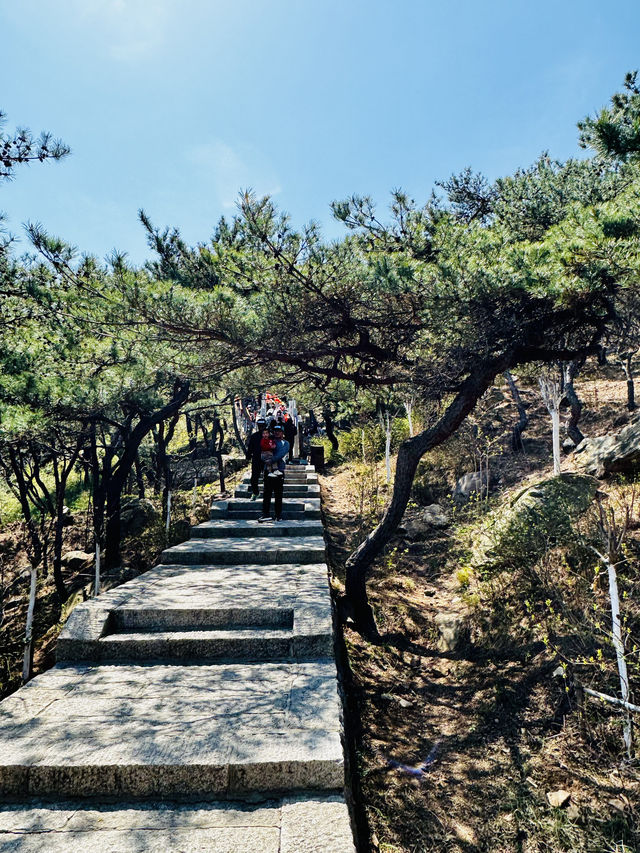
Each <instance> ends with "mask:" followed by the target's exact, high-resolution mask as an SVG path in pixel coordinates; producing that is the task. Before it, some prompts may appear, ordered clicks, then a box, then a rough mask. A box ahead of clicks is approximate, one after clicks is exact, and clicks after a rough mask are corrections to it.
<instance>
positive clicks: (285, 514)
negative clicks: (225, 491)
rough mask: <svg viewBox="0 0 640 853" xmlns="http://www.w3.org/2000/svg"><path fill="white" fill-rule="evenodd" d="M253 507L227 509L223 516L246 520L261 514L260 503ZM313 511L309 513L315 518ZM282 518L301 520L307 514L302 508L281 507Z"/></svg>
mask: <svg viewBox="0 0 640 853" xmlns="http://www.w3.org/2000/svg"><path fill="white" fill-rule="evenodd" d="M254 507H255V508H254V509H252V508H251V507H247V508H246V509H238V510H229V511H228V512H227V513H226V515H225V516H224V517H225V518H228V519H230V520H233V519H239V520H243V519H244V520H247V519H251V518H253V519H258V518H260V517H261V515H262V504H261V503H257V502H256V503H255V504H254ZM272 511H273V510H272ZM315 513H316V511H315V510H313V511H312V513H311V518H312V519H313V518H316V514H315ZM219 517H220V516H218V515H215V516H214V518H219ZM282 518H283V519H284V520H285V521H293V520H294V519H296V520H298V521H302V520H304V519H308V518H309V514H308V513H306V512H305V511H304V510H300V511H299V512H292V511H291V510H287V509H283V510H282ZM317 518H320V513H319V512H317Z"/></svg>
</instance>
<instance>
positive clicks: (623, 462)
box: [574, 417, 640, 478]
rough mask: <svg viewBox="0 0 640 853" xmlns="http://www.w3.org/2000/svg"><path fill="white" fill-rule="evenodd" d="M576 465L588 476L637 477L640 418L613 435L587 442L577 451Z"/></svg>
mask: <svg viewBox="0 0 640 853" xmlns="http://www.w3.org/2000/svg"><path fill="white" fill-rule="evenodd" d="M574 458H575V461H576V464H577V465H578V466H579V467H580V469H581V470H582V471H584V472H585V473H586V474H592V475H593V476H594V477H600V478H603V477H606V476H608V475H609V474H630V475H631V474H635V473H637V472H638V471H639V470H640V417H636V418H634V419H633V421H632V422H631V423H630V424H628V426H626V427H624V429H621V430H620V432H616V433H614V434H613V435H601V436H598V437H597V438H585V440H584V441H582V442H580V444H579V445H578V447H577V448H576V450H575V453H574Z"/></svg>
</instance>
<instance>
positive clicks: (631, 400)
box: [621, 352, 638, 412]
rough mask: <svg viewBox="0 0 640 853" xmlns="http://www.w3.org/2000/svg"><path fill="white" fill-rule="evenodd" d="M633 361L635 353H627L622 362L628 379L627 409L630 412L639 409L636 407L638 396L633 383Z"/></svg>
mask: <svg viewBox="0 0 640 853" xmlns="http://www.w3.org/2000/svg"><path fill="white" fill-rule="evenodd" d="M632 360H633V353H631V352H630V353H626V354H625V355H624V356H623V358H622V360H621V364H622V369H623V370H624V375H625V377H626V379H627V409H628V410H629V411H630V412H633V411H635V410H636V409H637V408H638V407H637V405H636V394H635V386H634V382H633V369H632V367H631V362H632Z"/></svg>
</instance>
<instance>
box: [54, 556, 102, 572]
mask: <svg viewBox="0 0 640 853" xmlns="http://www.w3.org/2000/svg"><path fill="white" fill-rule="evenodd" d="M93 561H94V554H90V553H89V552H88V551H67V552H66V553H64V554H63V555H62V557H61V558H60V562H61V563H62V565H63V566H64V567H65V568H66V569H68V570H69V571H70V572H80V571H82V569H88V568H89V567H90V566H92V565H93Z"/></svg>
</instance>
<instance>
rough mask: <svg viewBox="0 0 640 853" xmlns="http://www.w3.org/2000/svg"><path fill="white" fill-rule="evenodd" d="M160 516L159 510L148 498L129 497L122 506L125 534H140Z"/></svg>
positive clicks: (121, 521) (123, 530)
mask: <svg viewBox="0 0 640 853" xmlns="http://www.w3.org/2000/svg"><path fill="white" fill-rule="evenodd" d="M157 518H158V511H157V510H156V508H155V506H154V505H153V503H152V502H151V501H150V500H148V499H147V498H127V500H125V501H123V502H122V506H121V507H120V524H121V526H122V535H123V536H139V535H140V534H141V533H142V531H143V530H144V529H145V527H148V526H149V525H150V524H153V522H154V521H155V520H156V519H157Z"/></svg>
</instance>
